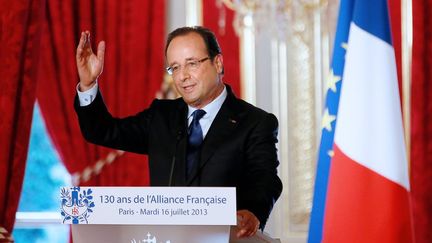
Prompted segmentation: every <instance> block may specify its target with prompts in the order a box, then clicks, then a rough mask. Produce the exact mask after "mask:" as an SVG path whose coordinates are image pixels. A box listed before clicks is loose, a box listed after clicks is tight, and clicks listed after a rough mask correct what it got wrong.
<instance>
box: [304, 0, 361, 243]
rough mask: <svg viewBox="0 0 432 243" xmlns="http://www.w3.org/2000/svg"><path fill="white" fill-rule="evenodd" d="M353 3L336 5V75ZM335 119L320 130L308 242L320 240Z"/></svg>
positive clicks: (333, 105)
mask: <svg viewBox="0 0 432 243" xmlns="http://www.w3.org/2000/svg"><path fill="white" fill-rule="evenodd" d="M354 3H355V2H354V0H342V1H341V2H340V7H339V17H338V24H337V28H336V36H335V44H334V47H333V59H332V64H331V68H332V69H333V72H334V74H335V75H336V76H340V77H342V76H343V70H344V65H345V53H346V50H345V49H344V48H342V44H343V43H345V44H346V43H347V42H348V35H349V28H350V24H351V21H352V15H353V9H354ZM341 84H342V81H340V82H338V83H337V84H336V88H337V91H336V92H333V91H332V90H330V89H329V90H328V91H327V95H326V109H328V110H329V113H330V114H332V115H336V114H337V110H338V106H339V97H340V89H341ZM336 121H337V120H336ZM336 121H334V123H333V124H332V131H330V132H329V131H327V130H326V129H322V135H321V144H320V149H319V155H318V163H317V172H316V177H315V188H314V198H313V206H312V213H311V218H310V223H309V236H308V243H320V242H321V240H322V233H323V221H324V210H325V202H326V194H327V184H328V177H329V171H330V164H331V157H330V156H329V155H328V152H329V151H330V150H333V140H334V130H335V129H334V128H335V126H336Z"/></svg>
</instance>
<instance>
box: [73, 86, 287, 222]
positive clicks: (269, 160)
mask: <svg viewBox="0 0 432 243" xmlns="http://www.w3.org/2000/svg"><path fill="white" fill-rule="evenodd" d="M226 87H227V91H228V96H227V98H226V100H225V101H224V103H223V105H222V107H221V109H220V110H219V112H218V114H217V115H216V118H215V119H214V121H213V123H212V124H211V127H210V129H209V131H208V133H207V135H206V137H205V139H204V141H203V144H202V148H201V160H200V163H199V165H198V166H196V167H195V168H194V169H193V171H192V173H191V176H189V178H186V172H185V171H186V168H185V163H186V146H187V111H188V107H187V105H186V103H185V102H184V101H183V99H181V98H179V99H176V100H154V101H153V103H152V104H151V106H150V107H149V108H148V109H146V110H144V111H142V112H140V113H138V114H136V115H134V116H130V117H127V118H122V119H118V118H113V117H112V116H111V115H110V113H109V112H108V110H107V108H106V106H105V104H104V102H103V99H102V95H101V94H100V93H98V95H97V96H96V98H95V100H94V101H93V102H92V103H91V104H90V105H88V106H83V107H81V106H80V105H79V101H78V98H76V99H75V109H76V112H77V114H78V118H79V123H80V127H81V131H82V133H83V135H84V137H85V138H86V139H87V140H88V141H89V142H92V143H95V144H99V145H103V146H107V147H111V148H115V149H120V150H125V151H131V152H136V153H142V154H148V156H149V167H150V183H151V185H153V186H166V185H168V181H169V178H170V171H171V165H172V161H173V160H175V167H174V168H175V169H174V173H173V178H172V181H173V182H172V185H174V186H233V187H236V188H237V209H238V210H240V209H248V210H249V211H251V212H253V213H254V214H255V216H257V218H258V219H259V220H260V222H261V228H263V227H264V225H265V222H266V221H267V218H268V216H269V214H270V212H271V209H272V207H273V204H274V202H275V201H276V200H277V198H278V197H279V195H280V193H281V191H282V183H281V181H280V179H279V177H278V176H277V171H276V167H277V166H278V165H279V162H278V159H277V153H276V147H275V144H276V143H277V138H276V137H277V129H278V122H277V119H276V117H275V116H274V115H272V114H270V113H267V112H265V111H263V110H261V109H259V108H257V107H255V106H252V105H250V104H248V103H246V102H245V101H243V100H240V99H237V98H236V97H235V96H234V94H233V93H232V91H231V88H230V87H229V86H228V85H226Z"/></svg>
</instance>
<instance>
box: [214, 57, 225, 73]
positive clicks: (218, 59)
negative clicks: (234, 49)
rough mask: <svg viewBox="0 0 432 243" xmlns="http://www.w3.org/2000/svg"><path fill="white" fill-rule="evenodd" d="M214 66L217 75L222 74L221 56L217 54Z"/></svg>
mask: <svg viewBox="0 0 432 243" xmlns="http://www.w3.org/2000/svg"><path fill="white" fill-rule="evenodd" d="M214 64H215V65H216V70H217V72H218V73H219V74H223V67H224V66H223V56H222V54H218V55H217V56H215V59H214Z"/></svg>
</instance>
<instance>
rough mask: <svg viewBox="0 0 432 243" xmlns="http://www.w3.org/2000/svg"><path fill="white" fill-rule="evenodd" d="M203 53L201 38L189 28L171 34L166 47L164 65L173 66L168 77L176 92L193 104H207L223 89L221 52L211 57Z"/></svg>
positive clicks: (200, 106)
mask: <svg viewBox="0 0 432 243" xmlns="http://www.w3.org/2000/svg"><path fill="white" fill-rule="evenodd" d="M207 57H209V55H208V53H207V49H206V45H205V43H204V40H203V39H202V38H201V36H200V35H199V34H197V33H193V32H192V33H189V34H187V35H183V36H177V37H175V38H174V39H173V40H172V41H171V42H170V44H169V46H168V49H167V63H168V66H170V67H174V69H175V71H174V73H173V75H172V77H173V79H174V84H175V87H176V89H177V92H179V93H180V95H181V96H182V97H183V100H184V101H185V102H186V103H187V104H188V105H190V106H193V107H196V108H202V107H204V106H205V105H207V104H209V103H210V102H211V101H213V100H214V99H215V98H216V97H217V96H218V95H219V94H220V93H221V92H222V90H223V83H222V80H221V73H222V67H223V60H222V55H217V56H216V57H215V58H214V60H213V61H212V60H210V59H206V58H207Z"/></svg>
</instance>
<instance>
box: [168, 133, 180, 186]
mask: <svg viewBox="0 0 432 243" xmlns="http://www.w3.org/2000/svg"><path fill="white" fill-rule="evenodd" d="M182 137H183V131H182V130H179V131H178V132H177V137H176V143H175V147H174V154H173V157H172V160H171V171H170V175H169V181H168V186H172V183H173V174H174V168H175V164H176V154H177V146H178V143H179V141H180V139H181V138H182Z"/></svg>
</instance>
